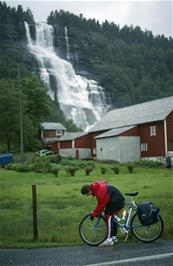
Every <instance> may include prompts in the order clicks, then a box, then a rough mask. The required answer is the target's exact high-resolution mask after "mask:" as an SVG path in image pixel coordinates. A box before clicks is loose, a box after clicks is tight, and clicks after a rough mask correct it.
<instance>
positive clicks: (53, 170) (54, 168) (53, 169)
mask: <svg viewBox="0 0 173 266" xmlns="http://www.w3.org/2000/svg"><path fill="white" fill-rule="evenodd" d="M60 170H61V168H60V167H59V166H58V165H57V164H55V163H50V165H49V172H50V173H52V174H54V175H55V177H58V174H59V171H60Z"/></svg>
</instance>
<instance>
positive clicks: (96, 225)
mask: <svg viewBox="0 0 173 266" xmlns="http://www.w3.org/2000/svg"><path fill="white" fill-rule="evenodd" d="M79 235H80V237H81V239H82V240H83V241H84V242H85V243H86V244H88V245H90V246H98V245H100V244H101V243H102V242H104V241H105V239H106V237H107V226H106V221H105V218H104V217H103V216H102V215H100V216H99V217H97V218H95V219H94V220H93V221H91V220H90V214H87V215H86V216H85V217H84V218H83V219H82V220H81V222H80V224H79Z"/></svg>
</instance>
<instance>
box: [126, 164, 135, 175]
mask: <svg viewBox="0 0 173 266" xmlns="http://www.w3.org/2000/svg"><path fill="white" fill-rule="evenodd" d="M127 169H128V171H129V173H130V174H131V173H133V170H134V165H132V164H128V165H127Z"/></svg>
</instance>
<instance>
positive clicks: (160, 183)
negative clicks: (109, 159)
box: [0, 163, 173, 247]
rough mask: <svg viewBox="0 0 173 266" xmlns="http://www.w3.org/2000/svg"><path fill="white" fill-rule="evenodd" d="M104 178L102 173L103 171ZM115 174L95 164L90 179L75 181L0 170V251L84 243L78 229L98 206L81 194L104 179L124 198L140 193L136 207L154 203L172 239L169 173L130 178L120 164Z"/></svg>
mask: <svg viewBox="0 0 173 266" xmlns="http://www.w3.org/2000/svg"><path fill="white" fill-rule="evenodd" d="M102 167H104V168H105V169H106V173H105V174H104V175H103V174H102V173H101V168H102ZM118 167H119V174H115V173H114V172H113V171H112V165H109V164H103V163H102V164H101V163H96V167H95V169H94V170H93V171H92V172H91V173H90V175H89V176H86V175H85V169H79V170H78V171H77V172H76V174H75V176H69V175H68V174H67V173H66V171H65V170H61V171H60V173H59V175H58V177H55V175H53V174H51V173H34V172H29V173H17V172H15V171H9V170H4V169H0V190H1V191H0V192H1V193H0V209H1V212H0V235H1V239H0V246H1V247H19V246H20V247H33V246H55V245H69V244H82V242H81V240H80V238H79V234H78V225H79V222H80V220H81V218H82V217H83V216H84V215H85V214H86V213H88V212H90V211H91V210H92V209H93V208H94V206H95V204H96V201H95V199H94V198H92V197H85V196H82V195H81V194H80V188H81V186H82V185H84V184H86V183H90V182H93V181H95V180H102V179H105V180H107V181H109V182H110V183H112V184H113V185H115V186H117V187H118V188H119V189H120V190H121V191H122V192H123V193H126V192H130V191H139V195H138V196H137V197H136V201H137V202H142V201H148V200H149V201H153V202H154V203H155V204H156V205H158V206H159V207H160V209H161V215H162V217H163V219H164V222H165V230H164V234H163V238H164V239H171V238H172V235H173V225H172V214H171V210H172V206H173V183H172V180H173V171H172V170H168V169H165V168H142V167H139V166H136V167H135V168H134V171H133V173H130V174H129V172H128V169H127V167H126V166H121V165H119V166H118ZM32 184H36V185H37V201H38V202H37V205H38V206H37V207H38V233H39V239H38V241H35V242H34V241H33V240H32V237H33V236H32V192H31V186H32Z"/></svg>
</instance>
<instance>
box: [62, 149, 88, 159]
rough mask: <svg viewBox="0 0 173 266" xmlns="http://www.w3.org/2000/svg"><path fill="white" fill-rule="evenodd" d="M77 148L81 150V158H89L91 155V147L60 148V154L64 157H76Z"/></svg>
mask: <svg viewBox="0 0 173 266" xmlns="http://www.w3.org/2000/svg"><path fill="white" fill-rule="evenodd" d="M76 150H79V159H88V158H90V157H91V149H60V150H59V154H60V155H61V156H63V157H68V156H70V157H72V158H75V157H76Z"/></svg>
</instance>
